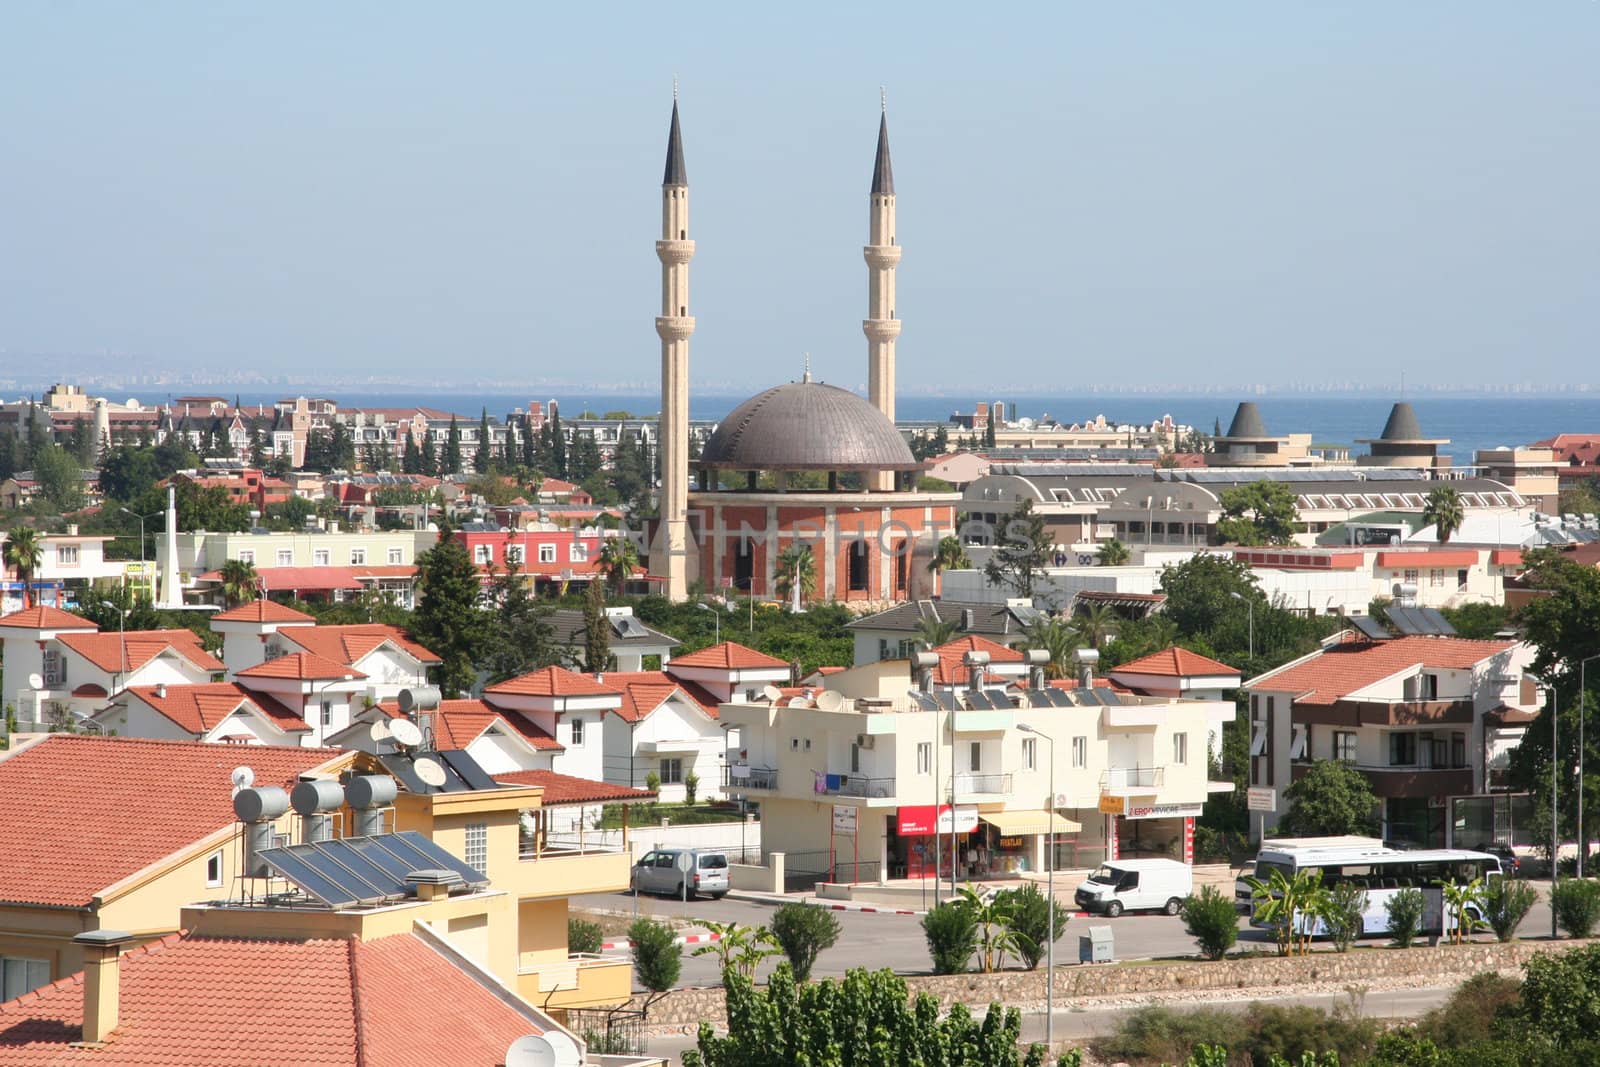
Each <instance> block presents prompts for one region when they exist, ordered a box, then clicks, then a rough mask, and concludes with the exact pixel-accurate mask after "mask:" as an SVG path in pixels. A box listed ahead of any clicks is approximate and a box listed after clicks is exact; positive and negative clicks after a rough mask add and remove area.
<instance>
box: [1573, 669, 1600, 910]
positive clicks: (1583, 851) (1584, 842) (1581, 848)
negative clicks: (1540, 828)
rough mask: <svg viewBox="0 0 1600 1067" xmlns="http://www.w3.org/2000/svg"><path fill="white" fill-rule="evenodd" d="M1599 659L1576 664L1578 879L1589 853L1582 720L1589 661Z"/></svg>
mask: <svg viewBox="0 0 1600 1067" xmlns="http://www.w3.org/2000/svg"><path fill="white" fill-rule="evenodd" d="M1592 659H1600V652H1596V653H1595V654H1594V655H1592V656H1586V657H1585V658H1584V659H1583V660H1582V661H1581V662H1579V664H1578V877H1579V878H1582V877H1583V861H1584V859H1585V858H1586V857H1587V854H1588V852H1589V839H1588V838H1587V837H1585V836H1584V834H1583V726H1584V723H1583V720H1584V719H1585V718H1587V717H1588V715H1589V661H1590V660H1592Z"/></svg>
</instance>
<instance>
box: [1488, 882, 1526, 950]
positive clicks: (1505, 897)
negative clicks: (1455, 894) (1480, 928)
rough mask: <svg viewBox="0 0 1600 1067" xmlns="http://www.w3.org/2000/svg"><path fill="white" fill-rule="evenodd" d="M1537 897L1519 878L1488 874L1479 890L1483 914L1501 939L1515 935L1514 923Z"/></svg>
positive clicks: (1509, 938)
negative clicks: (1481, 894) (1488, 877)
mask: <svg viewBox="0 0 1600 1067" xmlns="http://www.w3.org/2000/svg"><path fill="white" fill-rule="evenodd" d="M1538 900H1539V894H1538V893H1537V892H1535V891H1534V888H1533V886H1531V885H1529V884H1528V883H1527V882H1524V881H1522V880H1521V879H1519V878H1509V877H1504V878H1491V879H1489V885H1488V887H1487V888H1486V889H1485V890H1484V892H1483V917H1484V920H1485V921H1486V922H1487V923H1488V924H1489V929H1491V930H1493V931H1494V936H1495V937H1496V939H1498V940H1499V941H1501V942H1502V943H1504V942H1507V941H1510V940H1512V939H1513V938H1515V937H1516V936H1517V927H1519V926H1521V925H1522V920H1523V919H1526V918H1527V917H1528V912H1530V911H1532V910H1533V906H1534V904H1535V903H1537V902H1538Z"/></svg>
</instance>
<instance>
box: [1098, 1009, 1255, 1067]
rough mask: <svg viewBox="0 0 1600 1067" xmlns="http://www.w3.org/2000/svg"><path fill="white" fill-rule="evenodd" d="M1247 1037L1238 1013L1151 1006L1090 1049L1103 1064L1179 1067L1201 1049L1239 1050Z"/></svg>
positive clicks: (1130, 1014)
mask: <svg viewBox="0 0 1600 1067" xmlns="http://www.w3.org/2000/svg"><path fill="white" fill-rule="evenodd" d="M1247 1036H1248V1030H1247V1029H1246V1026H1245V1022H1244V1019H1243V1017H1242V1016H1240V1015H1239V1013H1238V1012H1232V1011H1224V1010H1222V1009H1219V1008H1198V1009H1195V1010H1193V1011H1177V1010H1174V1009H1172V1008H1168V1007H1163V1006H1161V1005H1152V1006H1150V1007H1147V1008H1137V1009H1135V1010H1134V1011H1132V1012H1130V1013H1129V1014H1128V1015H1127V1016H1126V1017H1124V1018H1123V1020H1122V1021H1121V1022H1120V1023H1118V1024H1117V1028H1116V1030H1115V1031H1113V1032H1112V1033H1111V1034H1110V1035H1108V1036H1106V1037H1102V1038H1099V1039H1097V1040H1096V1041H1094V1043H1093V1046H1092V1047H1093V1049H1094V1052H1095V1055H1096V1056H1097V1057H1098V1058H1099V1059H1100V1060H1102V1061H1104V1062H1106V1063H1113V1062H1116V1061H1118V1060H1128V1061H1131V1062H1135V1063H1182V1062H1183V1061H1184V1059H1185V1058H1186V1057H1188V1056H1189V1054H1190V1053H1191V1051H1195V1050H1197V1049H1198V1048H1199V1046H1201V1045H1210V1046H1214V1047H1220V1048H1235V1049H1239V1048H1243V1047H1244V1046H1245V1043H1246V1039H1247ZM1224 1062H1226V1061H1224Z"/></svg>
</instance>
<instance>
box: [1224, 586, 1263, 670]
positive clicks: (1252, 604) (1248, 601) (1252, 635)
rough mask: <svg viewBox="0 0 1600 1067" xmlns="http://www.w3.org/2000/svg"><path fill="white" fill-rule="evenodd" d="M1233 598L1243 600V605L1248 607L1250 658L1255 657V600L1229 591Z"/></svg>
mask: <svg viewBox="0 0 1600 1067" xmlns="http://www.w3.org/2000/svg"><path fill="white" fill-rule="evenodd" d="M1228 595H1229V596H1231V597H1233V599H1235V600H1242V601H1244V606H1245V607H1246V608H1248V609H1250V658H1251V659H1255V658H1256V602H1255V601H1254V600H1252V599H1250V598H1249V597H1247V596H1245V595H1243V594H1242V593H1229V594H1228Z"/></svg>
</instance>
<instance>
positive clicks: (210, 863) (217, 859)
mask: <svg viewBox="0 0 1600 1067" xmlns="http://www.w3.org/2000/svg"><path fill="white" fill-rule="evenodd" d="M221 884H222V850H221V849H220V848H219V849H217V850H216V851H215V852H213V853H212V854H211V856H210V858H209V859H207V860H206V888H207V889H216V888H217V887H218V886H220V885H221Z"/></svg>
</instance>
